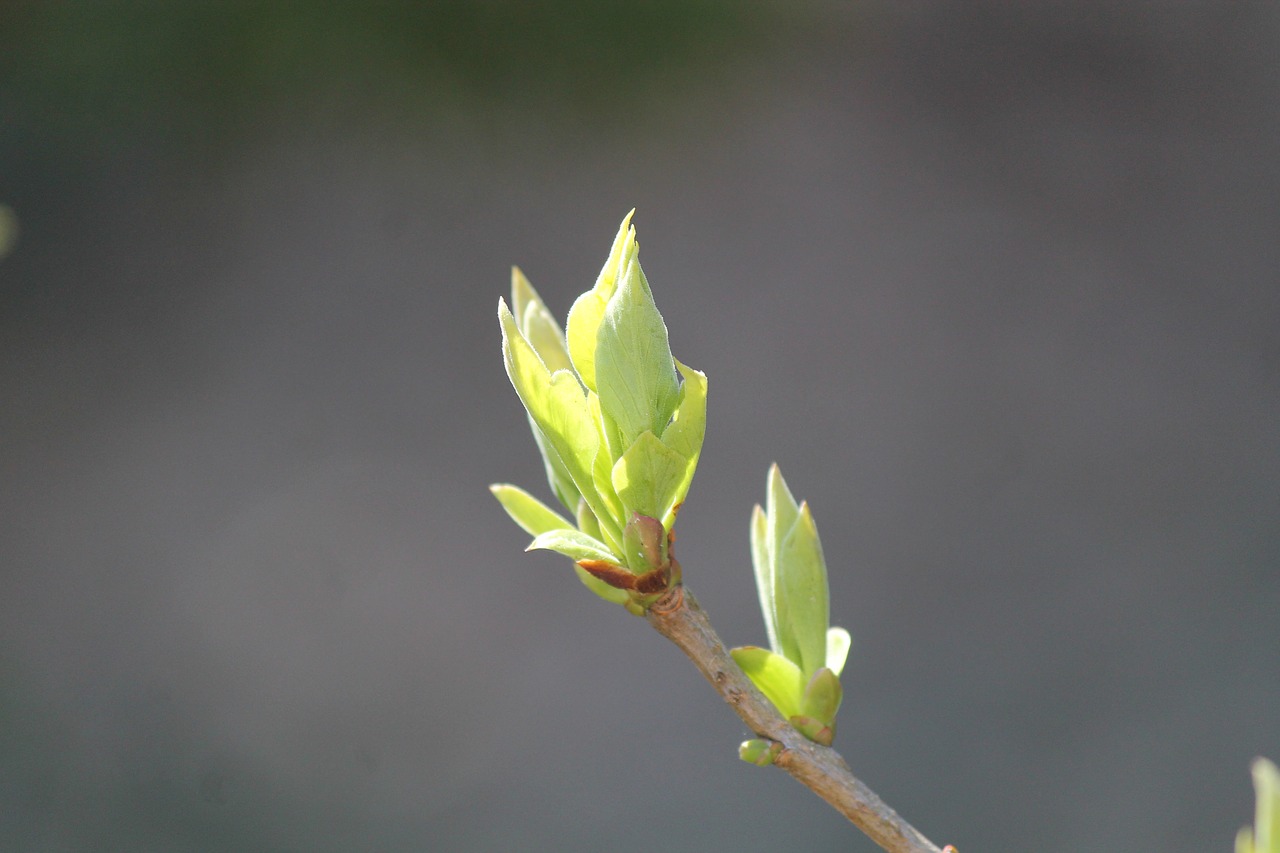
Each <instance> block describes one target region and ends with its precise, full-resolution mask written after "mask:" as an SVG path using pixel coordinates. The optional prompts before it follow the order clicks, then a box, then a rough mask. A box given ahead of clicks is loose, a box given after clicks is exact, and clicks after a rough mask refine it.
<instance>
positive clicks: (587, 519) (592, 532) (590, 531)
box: [574, 500, 608, 545]
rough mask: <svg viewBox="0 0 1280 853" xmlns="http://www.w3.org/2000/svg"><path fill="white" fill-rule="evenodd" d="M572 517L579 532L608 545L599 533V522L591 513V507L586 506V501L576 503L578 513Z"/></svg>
mask: <svg viewBox="0 0 1280 853" xmlns="http://www.w3.org/2000/svg"><path fill="white" fill-rule="evenodd" d="M574 515H575V517H576V518H577V520H578V529H579V530H581V531H582V532H583V533H585V534H587V535H588V536H590V537H592V538H593V539H599V540H601V541H602V542H605V544H606V545H607V544H608V542H607V541H605V539H604V537H603V536H602V535H601V533H600V522H599V521H598V520H597V519H596V514H595V513H594V512H592V511H591V507H589V506H587V502H586V501H584V500H579V501H578V511H577V512H576V513H575V514H574Z"/></svg>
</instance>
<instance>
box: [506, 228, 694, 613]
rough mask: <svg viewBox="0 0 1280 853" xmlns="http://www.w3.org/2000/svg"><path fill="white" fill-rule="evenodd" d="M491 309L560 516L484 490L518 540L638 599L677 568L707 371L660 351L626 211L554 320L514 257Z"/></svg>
mask: <svg viewBox="0 0 1280 853" xmlns="http://www.w3.org/2000/svg"><path fill="white" fill-rule="evenodd" d="M633 212H634V211H633ZM498 319H499V326H500V328H501V330H502V353H503V362H504V364H505V366H506V369H507V376H508V377H509V378H510V379H511V384H512V387H514V388H515V390H516V394H517V395H518V396H519V397H520V400H521V402H522V403H523V404H524V407H525V410H526V411H527V413H528V417H529V424H530V427H531V430H532V432H533V436H534V440H535V441H536V443H537V445H538V449H539V452H540V453H541V455H542V459H543V464H544V466H545V468H546V471H547V481H548V483H549V484H550V485H551V489H552V491H553V492H554V493H555V495H556V497H557V498H558V499H559V500H560V502H561V503H562V504H563V505H564V507H565V509H566V510H568V511H569V512H570V513H571V514H573V516H574V521H573V522H572V523H571V522H569V521H568V520H567V519H565V518H564V517H563V516H561V515H560V514H559V513H557V512H555V511H553V510H551V509H549V508H548V507H546V506H545V505H543V504H542V503H541V502H539V501H538V500H537V499H536V498H534V497H532V496H531V495H529V494H528V493H527V492H524V491H523V490H521V489H518V488H517V487H515V486H509V485H506V484H501V485H499V486H495V487H494V488H493V492H494V495H495V496H496V497H497V498H498V500H499V501H500V502H501V503H502V505H503V508H504V509H506V510H507V513H508V515H510V516H511V517H512V518H513V519H514V520H515V521H516V523H517V524H519V525H520V526H521V527H522V528H524V529H525V530H526V531H528V532H529V533H532V534H533V535H534V536H535V539H534V541H533V544H532V545H530V548H547V549H550V550H553V551H557V552H559V553H561V554H564V555H566V556H568V557H570V558H572V559H573V560H574V562H575V563H576V564H577V565H576V568H577V571H578V575H579V577H580V578H582V579H583V583H585V584H587V586H588V587H590V588H591V589H592V590H593V591H594V592H596V593H597V594H599V595H601V596H603V597H605V598H608V599H609V600H611V601H619V602H625V603H626V604H627V606H628V609H631V610H633V611H635V612H643V610H644V609H645V608H647V607H648V606H649V605H650V604H652V603H653V601H655V600H657V598H659V597H660V596H661V595H662V594H663V593H664V592H666V590H668V589H670V588H671V586H673V585H675V584H677V583H679V582H680V580H679V579H680V566H679V563H677V562H676V561H675V560H674V559H673V558H672V556H671V553H670V541H671V533H672V529H673V527H674V525H675V519H676V514H677V512H678V511H679V508H680V506H681V504H682V503H683V502H684V500H685V497H686V495H687V494H688V491H689V486H690V483H691V482H692V479H693V474H694V470H695V469H696V467H697V463H698V458H699V456H700V454H701V451H702V442H703V438H704V436H705V433H706V398H707V378H706V376H704V375H703V374H701V373H699V372H698V371H696V370H693V369H692V368H689V367H687V366H685V365H683V364H680V363H678V362H677V361H676V360H675V359H674V358H673V357H672V355H671V349H670V346H669V343H668V340H667V328H666V324H665V323H664V322H663V320H662V315H661V314H659V313H658V309H657V306H656V305H655V304H654V302H653V294H652V292H651V290H650V288H649V282H648V280H647V279H646V278H645V275H644V271H643V270H642V269H641V267H640V261H639V245H638V244H637V243H636V238H635V228H634V227H633V226H632V225H631V214H627V216H626V218H624V219H623V221H622V226H621V227H620V228H619V230H618V235H617V237H616V238H615V239H614V241H613V245H612V248H611V250H610V252H609V258H608V260H606V261H605V265H604V267H603V269H601V271H600V275H599V277H598V278H597V279H596V283H595V286H594V287H593V288H592V289H591V290H589V291H587V292H586V293H583V294H582V295H581V296H579V297H578V299H577V300H576V301H575V302H574V305H573V308H572V309H571V310H570V312H569V319H568V323H567V330H566V332H567V333H566V332H562V331H561V329H560V326H559V324H558V323H557V322H556V320H555V318H554V317H553V316H552V315H551V312H550V311H548V310H547V307H546V305H545V304H544V303H543V301H542V299H541V297H539V296H538V293H537V291H536V290H534V288H533V286H532V285H531V284H530V283H529V280H528V279H527V278H525V276H524V274H523V273H521V272H520V270H519V269H517V268H513V269H512V273H511V305H510V307H508V305H507V303H506V302H505V301H502V300H499V304H498Z"/></svg>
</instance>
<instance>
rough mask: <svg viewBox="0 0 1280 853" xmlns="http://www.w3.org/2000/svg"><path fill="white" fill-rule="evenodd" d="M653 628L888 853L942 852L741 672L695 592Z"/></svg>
mask: <svg viewBox="0 0 1280 853" xmlns="http://www.w3.org/2000/svg"><path fill="white" fill-rule="evenodd" d="M647 618H648V620H649V624H650V625H652V626H653V627H654V629H655V630H657V632H658V633H659V634H661V635H662V636H664V637H666V638H667V639H668V640H670V641H671V642H673V643H675V644H676V645H677V646H679V647H680V650H681V651H682V652H684V653H685V654H686V655H688V656H689V659H690V660H691V661H693V664H694V666H696V667H697V668H698V671H699V672H701V673H702V674H703V676H704V677H705V678H706V679H707V681H710V682H711V685H712V686H713V687H715V689H716V692H717V693H719V694H720V696H721V697H722V698H723V699H724V701H726V702H728V703H729V705H731V706H732V707H733V710H734V711H736V712H737V714H738V716H739V717H741V718H742V720H743V722H745V723H746V724H747V726H749V727H750V728H751V730H752V731H753V732H755V733H756V734H757V735H760V736H761V737H764V738H768V739H770V740H772V741H776V742H777V743H780V744H782V752H780V753H779V754H778V756H777V757H776V758H775V759H774V763H775V764H776V765H778V766H779V767H781V768H782V769H784V770H786V771H787V772H788V773H790V774H791V775H792V776H794V777H795V778H796V779H798V780H799V781H800V783H801V784H802V785H804V786H806V787H808V788H810V789H811V790H812V791H813V792H814V793H815V794H817V795H818V796H819V797H822V799H824V800H826V801H827V802H828V803H830V804H831V805H832V806H833V807H834V808H835V809H836V811H838V812H840V813H841V814H842V815H844V816H845V817H847V818H848V819H849V820H850V821H852V822H853V824H854V825H855V826H857V827H858V829H861V830H862V831H863V832H865V833H866V834H867V836H868V837H870V838H871V840H872V841H874V842H875V843H877V844H879V845H880V846H881V847H883V848H884V849H885V850H888V851H889V853H942V851H939V850H938V848H937V847H936V846H934V844H933V843H932V842H930V841H929V839H927V838H925V837H924V836H923V835H922V834H921V833H920V832H919V831H918V830H917V829H916V828H915V827H913V826H912V825H911V824H909V823H907V822H906V821H905V820H903V819H902V818H900V817H899V816H898V814H897V813H896V812H895V811H894V810H893V809H891V808H889V807H888V806H887V805H885V804H884V802H883V801H882V800H881V799H880V798H879V797H877V796H876V795H875V792H874V791H872V790H871V789H870V788H868V787H867V786H866V785H864V784H862V782H860V781H858V779H857V778H856V777H855V776H854V775H853V773H852V772H851V771H850V770H849V765H847V764H845V762H844V759H843V758H841V757H840V753H838V752H836V751H835V750H833V749H831V748H829V747H825V746H819V745H818V744H816V743H814V742H813V741H811V740H809V739H808V738H806V737H805V736H804V735H802V734H800V732H798V731H796V730H795V729H794V728H793V727H792V726H791V724H790V723H788V722H787V721H786V720H785V719H783V717H782V715H781V714H779V713H778V711H777V709H776V708H774V707H773V703H771V702H770V701H769V700H768V699H766V698H765V697H764V694H762V693H761V692H760V691H759V690H757V689H756V686H755V685H754V684H752V683H751V680H750V679H749V678H747V676H746V674H745V673H743V671H742V670H741V669H740V668H739V667H738V665H737V664H736V663H735V662H734V660H733V658H732V657H731V656H730V655H729V651H728V649H726V648H725V647H724V643H723V642H721V640H720V637H719V636H718V635H717V634H716V632H715V629H714V628H712V627H711V621H710V620H709V619H707V614H706V612H705V611H704V610H703V609H702V608H701V607H700V606H699V605H698V602H697V599H695V598H694V597H693V593H692V592H690V591H689V589H688V588H686V587H684V586H683V585H676V586H675V587H673V588H672V589H671V591H670V592H668V593H667V594H666V595H664V596H663V597H662V598H661V599H659V601H658V602H657V603H655V604H654V605H653V606H652V607H650V608H649V611H648V614H647Z"/></svg>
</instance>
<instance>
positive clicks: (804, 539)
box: [774, 503, 830, 676]
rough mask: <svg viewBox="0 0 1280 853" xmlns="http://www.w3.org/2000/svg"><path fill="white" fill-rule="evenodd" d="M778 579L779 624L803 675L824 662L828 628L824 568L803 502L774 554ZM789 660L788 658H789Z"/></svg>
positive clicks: (821, 665) (812, 524) (828, 617)
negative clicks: (792, 644)
mask: <svg viewBox="0 0 1280 853" xmlns="http://www.w3.org/2000/svg"><path fill="white" fill-rule="evenodd" d="M777 561H778V576H777V580H776V584H777V585H776V587H775V588H774V595H775V597H776V599H777V602H778V613H779V621H780V623H781V625H785V626H788V627H789V629H790V631H789V633H790V636H791V638H792V640H793V641H794V642H795V645H796V650H797V651H798V652H799V658H798V659H797V658H792V660H795V661H796V663H798V664H800V668H801V669H802V670H803V671H804V673H805V675H806V676H807V675H811V674H812V673H814V672H817V671H818V669H819V668H821V667H823V666H825V665H826V662H827V625H828V623H829V621H830V612H829V603H828V592H827V568H826V563H825V561H824V560H823V557H822V544H821V543H820V542H819V541H818V528H817V526H816V525H815V524H814V523H813V515H812V514H811V513H810V511H809V505H808V504H804V503H802V504H801V505H800V511H799V514H798V515H797V517H796V521H795V524H794V525H793V526H792V528H791V531H790V532H789V533H788V534H787V536H786V538H785V539H784V540H783V541H782V545H781V547H780V549H779V551H778V553H777ZM788 657H791V656H790V655H788Z"/></svg>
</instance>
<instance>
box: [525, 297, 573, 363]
mask: <svg viewBox="0 0 1280 853" xmlns="http://www.w3.org/2000/svg"><path fill="white" fill-rule="evenodd" d="M520 328H521V331H522V332H524V336H525V338H526V339H527V340H528V341H529V344H530V345H531V346H532V347H533V348H534V350H535V351H536V352H537V353H538V355H539V357H541V358H542V361H543V362H544V363H545V364H546V365H547V369H548V370H550V371H552V372H553V373H554V372H555V371H557V370H568V371H572V370H573V363H572V362H570V361H569V351H568V350H567V349H565V342H564V332H562V331H560V325H559V324H558V323H556V320H555V318H554V317H552V316H551V313H550V312H549V311H547V309H546V306H544V305H543V304H542V303H541V302H538V303H531V304H530V305H529V306H528V307H527V308H526V309H525V314H524V322H523V323H522V324H521V327H520Z"/></svg>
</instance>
